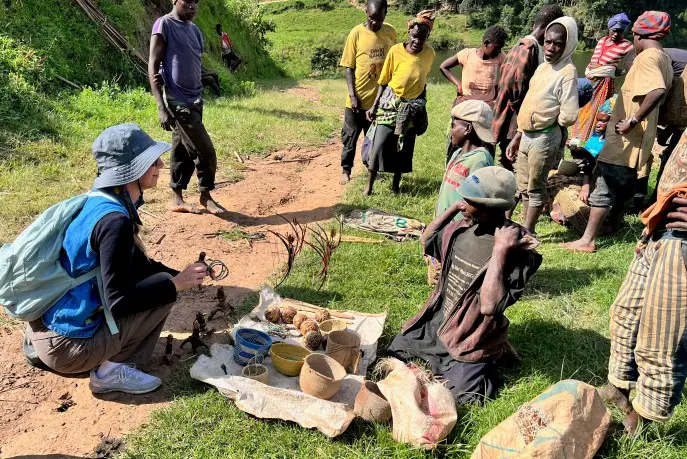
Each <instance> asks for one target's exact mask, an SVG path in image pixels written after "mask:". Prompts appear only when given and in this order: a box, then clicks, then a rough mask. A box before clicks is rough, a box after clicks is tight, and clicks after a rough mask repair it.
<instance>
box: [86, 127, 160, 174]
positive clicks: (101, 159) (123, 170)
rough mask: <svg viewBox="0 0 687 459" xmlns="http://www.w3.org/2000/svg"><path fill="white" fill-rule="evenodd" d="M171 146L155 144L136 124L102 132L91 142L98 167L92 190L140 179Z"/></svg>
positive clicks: (111, 128) (110, 128)
mask: <svg viewBox="0 0 687 459" xmlns="http://www.w3.org/2000/svg"><path fill="white" fill-rule="evenodd" d="M171 148H172V145H170V144H168V143H167V142H156V141H154V140H153V139H151V138H150V136H149V135H148V134H146V133H145V131H143V129H141V128H140V127H139V126H138V125H136V124H133V123H130V124H119V125H117V126H111V127H109V128H107V129H105V130H104V131H103V132H102V133H101V134H100V135H99V136H98V138H97V139H95V142H93V157H94V158H95V162H96V164H97V166H98V177H96V179H95V181H94V182H93V187H94V188H108V187H113V186H121V185H126V184H127V183H131V182H135V181H136V180H138V179H140V178H141V177H142V176H143V174H145V173H146V171H147V170H148V169H149V168H150V166H152V165H153V164H155V162H156V161H157V159H158V158H159V157H160V156H162V154H163V153H165V152H166V151H169V150H170V149H171Z"/></svg>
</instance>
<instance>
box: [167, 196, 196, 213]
mask: <svg viewBox="0 0 687 459" xmlns="http://www.w3.org/2000/svg"><path fill="white" fill-rule="evenodd" d="M169 209H170V210H171V211H172V212H179V213H182V214H188V213H192V212H194V209H193V206H192V205H190V204H187V203H186V202H184V197H183V195H182V191H181V190H172V202H171V203H170V204H169Z"/></svg>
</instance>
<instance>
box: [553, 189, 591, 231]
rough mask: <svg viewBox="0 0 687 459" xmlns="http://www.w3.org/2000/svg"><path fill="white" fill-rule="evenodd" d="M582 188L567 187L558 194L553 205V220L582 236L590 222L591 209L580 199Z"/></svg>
mask: <svg viewBox="0 0 687 459" xmlns="http://www.w3.org/2000/svg"><path fill="white" fill-rule="evenodd" d="M579 194H580V187H579V186H576V185H570V186H566V187H564V188H561V189H560V190H558V191H557V192H556V194H555V195H554V198H553V203H552V204H551V219H552V220H553V221H555V222H556V223H558V224H560V225H570V226H572V227H573V228H575V230H576V231H577V232H579V233H580V234H582V233H584V230H585V229H586V228H587V222H588V221H589V213H590V211H591V207H589V206H588V205H587V204H585V203H584V202H582V200H581V199H580V197H579Z"/></svg>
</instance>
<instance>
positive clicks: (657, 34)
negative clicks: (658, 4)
mask: <svg viewBox="0 0 687 459" xmlns="http://www.w3.org/2000/svg"><path fill="white" fill-rule="evenodd" d="M670 26H671V22H670V15H669V14H668V13H664V12H663V11H645V12H644V14H642V15H641V16H639V17H638V18H637V20H636V21H635V25H634V26H632V32H634V33H636V34H637V35H641V36H643V37H645V38H650V39H652V40H660V39H662V38H665V37H666V36H668V33H670Z"/></svg>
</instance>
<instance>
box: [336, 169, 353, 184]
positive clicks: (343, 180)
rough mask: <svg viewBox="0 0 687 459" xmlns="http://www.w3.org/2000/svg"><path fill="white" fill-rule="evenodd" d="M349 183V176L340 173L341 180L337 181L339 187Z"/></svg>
mask: <svg viewBox="0 0 687 459" xmlns="http://www.w3.org/2000/svg"><path fill="white" fill-rule="evenodd" d="M350 181H351V175H350V174H349V173H348V172H342V173H341V180H339V183H340V184H341V185H345V184H347V183H348V182H350Z"/></svg>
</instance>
